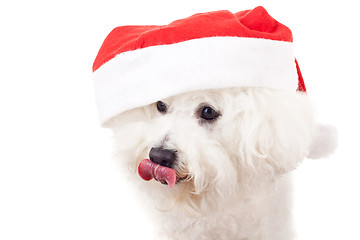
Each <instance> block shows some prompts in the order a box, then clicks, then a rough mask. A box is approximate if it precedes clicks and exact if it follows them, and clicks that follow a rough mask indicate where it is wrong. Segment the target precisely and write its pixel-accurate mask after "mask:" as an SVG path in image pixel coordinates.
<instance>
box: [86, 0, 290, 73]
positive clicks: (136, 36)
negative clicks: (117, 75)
mask: <svg viewBox="0 0 360 240" xmlns="http://www.w3.org/2000/svg"><path fill="white" fill-rule="evenodd" d="M215 36H230V37H247V38H264V39H271V40H279V41H287V42H292V34H291V31H290V29H289V28H287V27H286V26H285V25H283V24H281V23H279V22H277V21H276V20H275V19H274V18H272V17H271V16H270V15H269V14H268V13H267V11H266V10H265V9H264V8H263V7H256V8H254V9H253V10H246V11H241V12H238V13H235V14H232V13H231V12H229V11H216V12H209V13H200V14H196V15H193V16H191V17H188V18H184V19H181V20H177V21H174V22H172V23H170V24H169V25H165V26H123V27H117V28H115V29H114V30H113V31H112V32H111V33H110V34H109V35H108V36H107V37H106V39H105V41H104V43H103V45H102V46H101V48H100V50H99V53H98V55H97V57H96V59H95V62H94V64H93V71H96V70H97V69H98V68H99V67H100V66H101V65H103V64H104V63H105V62H107V61H109V60H110V59H112V58H113V57H115V56H116V55H117V54H120V53H122V52H127V51H132V50H136V49H140V48H146V47H149V46H156V45H167V44H173V43H179V42H183V41H187V40H191V39H197V38H206V37H215Z"/></svg>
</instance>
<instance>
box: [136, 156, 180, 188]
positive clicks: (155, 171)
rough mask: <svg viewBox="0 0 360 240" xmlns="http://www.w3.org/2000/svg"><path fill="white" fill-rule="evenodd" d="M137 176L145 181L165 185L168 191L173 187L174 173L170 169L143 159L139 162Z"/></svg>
mask: <svg viewBox="0 0 360 240" xmlns="http://www.w3.org/2000/svg"><path fill="white" fill-rule="evenodd" d="M138 172H139V175H140V177H141V178H142V179H144V180H145V181H150V180H151V179H153V178H154V179H155V180H156V181H159V182H161V183H165V182H166V183H167V184H168V185H169V187H170V189H171V188H172V187H173V186H174V185H175V182H176V172H175V170H174V169H172V168H168V167H164V166H161V165H159V164H157V163H154V162H152V161H150V160H149V159H144V160H142V161H141V162H140V164H139V167H138Z"/></svg>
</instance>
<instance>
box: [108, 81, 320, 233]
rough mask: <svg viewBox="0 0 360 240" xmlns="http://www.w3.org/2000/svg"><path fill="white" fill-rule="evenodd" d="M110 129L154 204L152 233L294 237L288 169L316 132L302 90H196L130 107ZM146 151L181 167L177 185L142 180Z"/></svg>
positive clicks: (163, 162) (118, 151) (119, 156)
mask: <svg viewBox="0 0 360 240" xmlns="http://www.w3.org/2000/svg"><path fill="white" fill-rule="evenodd" d="M109 126H110V127H111V128H112V129H113V131H114V134H115V138H116V144H115V146H116V152H115V153H116V154H115V156H116V158H117V159H118V160H119V161H122V162H124V163H125V164H126V165H128V166H129V167H130V171H131V172H132V173H133V175H132V176H133V177H132V178H133V181H134V182H135V183H136V184H138V185H140V187H141V192H142V193H144V197H146V198H147V199H149V200H151V201H153V203H154V211H155V212H154V213H152V216H153V220H156V221H158V222H157V223H156V224H154V225H155V226H157V227H159V228H160V229H159V231H160V233H159V236H158V237H157V238H156V239H172V240H175V239H176V240H178V239H188V240H190V239H194V240H195V239H196V240H200V239H204V240H205V239H206V240H211V239H214V240H215V239H216V240H220V239H224V240H235V239H249V240H250V239H252V240H255V239H273V240H282V239H284V240H289V239H292V236H293V233H292V227H291V214H290V206H291V202H290V198H291V189H290V183H291V181H290V179H289V178H290V174H289V172H290V171H291V170H293V169H295V168H296V167H297V166H298V164H299V163H300V162H301V161H302V159H304V158H305V157H306V156H308V154H309V150H310V148H311V144H312V141H313V139H314V133H316V132H317V131H316V128H317V124H315V122H314V118H313V113H312V111H311V105H310V103H309V99H308V97H307V96H306V95H305V94H302V93H298V92H294V93H288V92H284V91H280V90H272V89H265V88H230V89H222V90H213V91H199V92H192V93H186V94H182V95H178V96H175V97H171V98H168V99H164V100H161V101H159V102H157V103H154V104H152V105H149V106H145V107H141V108H137V109H134V110H130V111H127V112H125V113H123V114H120V115H119V116H117V117H116V118H114V119H113V120H112V121H110V122H109ZM149 154H150V156H149ZM147 158H150V159H151V160H152V161H154V162H156V163H159V164H161V165H162V166H167V167H169V168H173V169H175V171H176V175H177V182H176V184H175V186H174V187H173V188H172V189H169V187H168V186H166V185H164V184H161V182H162V181H150V182H146V181H143V180H142V179H141V178H140V177H139V175H138V174H137V169H138V166H139V164H140V162H141V161H142V160H143V159H147ZM163 183H164V182H163Z"/></svg>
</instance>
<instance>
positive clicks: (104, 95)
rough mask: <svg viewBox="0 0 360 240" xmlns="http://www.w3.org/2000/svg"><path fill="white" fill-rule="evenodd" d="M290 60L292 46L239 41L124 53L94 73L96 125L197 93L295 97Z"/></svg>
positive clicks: (295, 81)
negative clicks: (258, 90)
mask: <svg viewBox="0 0 360 240" xmlns="http://www.w3.org/2000/svg"><path fill="white" fill-rule="evenodd" d="M194 52H196V54H193V53H194ZM294 60H295V58H294V53H293V44H292V43H291V42H285V41H273V40H268V39H259V38H239V37H209V38H201V39H193V40H189V41H185V42H180V43H176V44H171V45H159V46H151V47H147V48H143V49H138V50H134V51H128V52H124V53H121V54H118V55H116V56H115V57H114V58H113V59H111V60H109V61H108V62H106V63H104V64H103V66H101V68H99V69H98V70H97V71H95V72H94V76H93V80H94V84H95V95H96V101H97V105H98V109H99V117H100V121H101V123H102V124H104V123H105V122H106V121H108V120H109V119H110V118H112V117H114V116H115V115H117V114H119V113H121V112H124V111H126V110H129V109H132V108H135V107H140V106H144V105H148V104H150V103H152V102H156V101H158V100H160V99H163V98H167V97H169V96H173V95H176V94H180V93H184V92H190V91H196V90H202V89H217V88H227V87H269V88H275V89H283V90H289V91H292V92H294V91H296V89H297V87H298V75H297V72H296V66H295V61H294Z"/></svg>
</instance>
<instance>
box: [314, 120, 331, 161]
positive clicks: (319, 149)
mask: <svg viewBox="0 0 360 240" xmlns="http://www.w3.org/2000/svg"><path fill="white" fill-rule="evenodd" d="M337 142H338V132H337V129H336V128H335V127H334V126H331V125H325V124H318V132H317V134H316V136H315V138H314V140H313V143H312V145H311V147H310V152H309V155H308V158H311V159H318V158H322V157H327V156H329V155H330V154H332V153H333V152H334V151H335V149H336V147H337Z"/></svg>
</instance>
